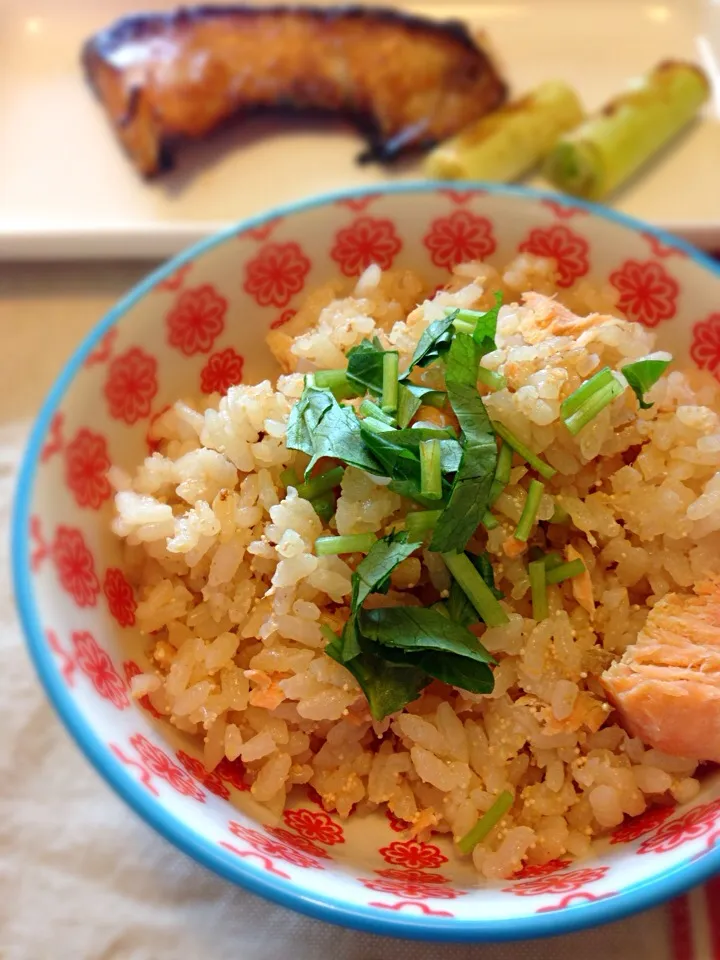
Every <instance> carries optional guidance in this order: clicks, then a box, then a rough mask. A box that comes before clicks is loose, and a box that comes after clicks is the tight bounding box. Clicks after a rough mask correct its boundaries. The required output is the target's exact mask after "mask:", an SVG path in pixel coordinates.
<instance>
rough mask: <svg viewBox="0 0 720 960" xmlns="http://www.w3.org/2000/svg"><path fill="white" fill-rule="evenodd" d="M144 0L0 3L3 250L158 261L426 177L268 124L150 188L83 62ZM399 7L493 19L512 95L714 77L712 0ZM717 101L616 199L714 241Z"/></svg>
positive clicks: (597, 98) (335, 137)
mask: <svg viewBox="0 0 720 960" xmlns="http://www.w3.org/2000/svg"><path fill="white" fill-rule="evenodd" d="M147 5H148V6H154V7H155V8H163V7H165V8H168V7H172V6H175V5H176V4H175V3H171V2H168V0H159V2H157V0H155V2H154V3H151V2H150V3H148V4H147ZM144 6H145V4H144V3H143V2H142V0H137V2H132V0H103V3H97V2H96V3H92V2H91V0H36V2H35V3H33V4H32V6H30V5H29V4H28V3H27V2H26V0H0V90H2V91H3V93H2V95H0V257H2V258H4V259H42V258H58V257H60V258H72V257H98V258H100V257H111V256H112V257H117V256H123V257H126V256H134V257H162V256H166V255H169V254H171V253H174V252H175V251H177V250H178V249H180V248H181V247H183V246H185V245H186V244H187V243H188V242H191V241H193V240H195V239H197V238H198V237H200V236H203V235H205V234H207V233H208V232H210V231H213V230H215V229H217V228H218V227H221V226H223V225H224V224H226V223H228V222H231V221H233V220H237V219H239V218H241V217H245V216H248V215H251V214H254V213H258V212H260V211H261V210H263V209H266V208H267V207H270V206H273V205H276V204H281V203H286V202H288V201H291V200H295V199H299V198H301V197H304V196H307V195H308V194H312V193H318V192H322V191H325V190H332V189H335V188H340V187H348V186H353V185H357V184H372V183H375V182H378V181H380V180H384V179H387V178H388V177H391V178H392V177H400V178H403V179H410V178H415V177H417V176H419V175H421V172H420V169H419V166H418V165H417V164H412V165H410V164H408V165H405V167H404V168H403V169H402V171H394V172H393V171H392V170H391V171H389V172H388V171H386V170H384V169H383V168H382V167H379V166H366V167H360V166H357V165H356V163H355V160H354V158H355V157H356V155H357V153H358V152H359V150H360V147H361V141H360V138H359V137H358V136H357V134H355V132H354V131H352V130H351V129H349V128H347V127H344V126H342V125H332V124H325V125H321V124H314V125H311V126H308V124H307V123H305V122H302V121H298V120H291V121H288V122H287V123H279V122H278V121H277V120H273V121H270V120H262V119H258V120H252V121H246V122H242V121H241V122H238V123H237V124H236V125H235V127H234V128H232V129H229V130H226V131H224V132H223V133H221V134H218V135H216V136H215V137H213V139H212V141H211V142H208V143H205V144H192V145H187V146H185V147H184V148H182V149H181V150H180V151H179V153H178V165H177V168H176V169H175V170H174V171H173V172H172V173H170V174H168V175H165V176H164V177H162V178H161V179H158V180H156V181H154V182H151V183H146V182H143V181H142V180H141V179H139V178H138V176H137V175H136V174H135V172H134V170H133V168H132V167H131V165H130V164H129V162H128V161H127V159H126V157H125V156H124V155H123V153H122V151H121V150H120V148H119V146H118V144H117V143H116V141H115V137H114V135H113V132H112V130H111V129H110V127H109V125H108V123H107V122H106V120H105V117H104V115H103V112H102V110H101V109H100V107H99V105H98V104H97V103H96V102H95V100H94V98H93V96H92V95H91V93H90V91H89V89H88V88H87V87H86V86H85V83H84V80H83V77H82V74H81V71H80V69H79V62H78V54H79V50H80V46H81V43H82V41H83V40H84V39H85V38H86V37H87V36H89V35H90V34H92V33H93V32H95V31H96V30H98V29H99V28H101V27H103V26H105V25H106V24H108V23H110V22H111V21H112V20H113V19H114V18H115V17H117V16H120V15H122V14H124V13H131V12H134V11H137V10H138V9H142V8H143V7H144ZM404 6H405V7H406V9H412V10H414V11H416V12H419V13H424V14H426V15H428V16H434V17H450V16H457V17H462V18H464V19H466V20H468V21H470V22H472V23H473V24H474V25H475V24H477V25H482V26H484V27H485V28H486V29H487V32H488V35H489V38H490V41H491V45H492V47H493V49H495V51H496V52H497V54H498V56H499V59H500V61H501V63H502V65H503V69H504V71H505V72H506V74H507V77H508V79H509V81H510V83H511V85H512V87H513V89H514V90H515V91H522V90H523V89H524V88H526V87H528V86H531V85H533V84H535V83H537V82H539V81H541V80H543V79H547V78H550V77H553V76H557V77H561V78H563V79H565V80H567V81H569V82H571V83H572V84H574V85H575V86H576V87H577V89H578V90H579V92H580V94H581V96H582V98H583V100H584V101H585V103H586V105H587V106H588V108H590V109H592V108H594V107H596V106H598V105H600V104H601V103H602V102H603V100H605V99H607V97H608V96H610V95H611V94H612V93H614V92H615V91H616V90H617V89H618V88H620V87H621V86H622V84H623V82H624V81H625V80H626V78H628V77H630V76H633V75H635V74H638V73H640V72H643V71H645V70H646V69H648V68H649V67H650V66H652V65H653V64H654V63H656V62H657V61H658V60H661V59H663V58H667V57H673V58H682V57H689V58H693V59H698V58H701V59H702V60H703V62H704V64H705V66H706V68H707V67H711V68H712V69H713V70H714V74H715V78H716V79H717V76H718V68H717V60H715V61H714V62H713V58H712V55H711V53H710V51H711V49H712V46H713V41H712V33H713V30H714V31H715V33H716V34H720V24H719V23H718V22H717V21H718V20H720V7H719V6H718V5H717V3H716V2H714V0H707V6H706V5H705V4H700V5H698V0H662V2H654V3H652V2H646V0H527V2H524V3H522V2H520V3H515V2H510V0H489V2H486V3H483V2H476V3H464V4H462V3H454V2H450V0H446V2H434V3H431V2H426V3H423V2H415V3H412V4H407V5H404ZM701 8H702V9H701ZM703 9H704V10H705V14H704V15H703V13H702V10H703ZM713 13H714V15H715V21H716V22H715V24H714V26H713V25H710V24H709V21H710V19H711V15H712V14H713ZM715 50H716V52H717V50H718V44H717V40H716V45H715ZM718 97H720V94H717V95H716V98H715V102H714V103H713V104H712V105H711V106H709V108H708V110H707V111H706V114H705V116H704V117H703V119H702V120H701V121H699V122H698V123H696V124H695V125H694V126H693V128H692V129H691V130H689V131H688V132H687V133H686V134H685V135H684V136H683V137H682V139H681V142H680V143H678V144H677V145H676V146H675V147H674V148H673V149H672V150H668V151H667V152H666V153H665V154H664V155H663V156H662V157H660V158H659V159H658V160H657V162H656V163H654V164H653V165H652V167H651V168H650V169H648V170H647V172H645V173H643V175H642V176H640V177H638V178H636V180H635V182H634V183H633V184H631V185H630V186H628V188H627V189H625V190H624V191H623V192H622V194H621V195H619V196H618V197H617V199H616V202H615V204H614V205H615V206H616V207H617V209H619V210H622V211H625V212H626V213H630V214H633V215H635V216H637V217H641V218H643V219H645V220H648V221H651V222H653V223H655V224H659V225H661V226H663V227H666V228H668V229H670V230H673V231H675V232H677V233H681V234H683V235H684V236H685V237H687V238H688V239H690V240H692V241H694V242H696V243H698V244H700V245H702V246H705V247H712V246H715V247H717V248H720V188H719V186H718V163H719V159H720V121H719V120H718V117H719V116H720V111H719V110H718ZM533 182H537V183H539V181H533Z"/></svg>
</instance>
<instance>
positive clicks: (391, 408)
mask: <svg viewBox="0 0 720 960" xmlns="http://www.w3.org/2000/svg"><path fill="white" fill-rule="evenodd" d="M399 371H400V367H399V362H398V354H397V352H395V351H389V350H386V351H385V353H384V354H383V385H382V410H383V413H395V412H396V411H397V406H398V386H399V384H398V374H399Z"/></svg>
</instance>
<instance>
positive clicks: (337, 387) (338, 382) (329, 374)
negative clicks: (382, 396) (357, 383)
mask: <svg viewBox="0 0 720 960" xmlns="http://www.w3.org/2000/svg"><path fill="white" fill-rule="evenodd" d="M313 377H314V379H315V386H316V387H322V388H323V389H325V390H330V391H332V393H333V394H334V395H335V397H336V399H338V400H345V399H347V398H348V397H356V396H357V393H358V392H357V390H356V389H355V387H354V386H353V385H352V383H351V382H350V380H349V379H348V375H347V372H346V371H345V370H317V371H316V372H315V373H314V374H313Z"/></svg>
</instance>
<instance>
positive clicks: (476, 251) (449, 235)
mask: <svg viewBox="0 0 720 960" xmlns="http://www.w3.org/2000/svg"><path fill="white" fill-rule="evenodd" d="M423 243H424V244H425V246H426V248H427V250H428V252H429V254H430V259H431V260H432V262H433V263H434V264H435V266H436V267H444V268H445V269H447V270H450V269H452V267H454V266H455V264H456V263H464V262H466V261H468V260H485V259H486V258H487V257H490V256H492V254H493V253H494V252H495V248H496V247H497V241H496V240H495V235H494V233H493V224H492V221H491V220H488V218H487V217H478V216H477V215H476V214H474V213H471V212H470V211H469V210H457V211H455V213H451V214H450V216H449V217H438V218H437V220H433V222H432V223H431V224H430V229H429V230H428V232H427V233H426V234H425V236H424V237H423Z"/></svg>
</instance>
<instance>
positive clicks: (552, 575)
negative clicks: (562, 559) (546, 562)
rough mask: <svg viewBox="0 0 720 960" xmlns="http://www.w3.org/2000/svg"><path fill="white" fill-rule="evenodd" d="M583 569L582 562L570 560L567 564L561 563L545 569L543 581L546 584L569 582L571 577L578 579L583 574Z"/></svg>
mask: <svg viewBox="0 0 720 960" xmlns="http://www.w3.org/2000/svg"><path fill="white" fill-rule="evenodd" d="M585 569H586V568H585V564H584V563H583V562H582V560H570V562H569V563H561V564H559V565H558V566H556V567H546V570H547V573H546V576H545V579H546V581H547V582H548V583H562V582H563V580H569V579H570V578H571V577H578V576H580V574H581V573H585Z"/></svg>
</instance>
